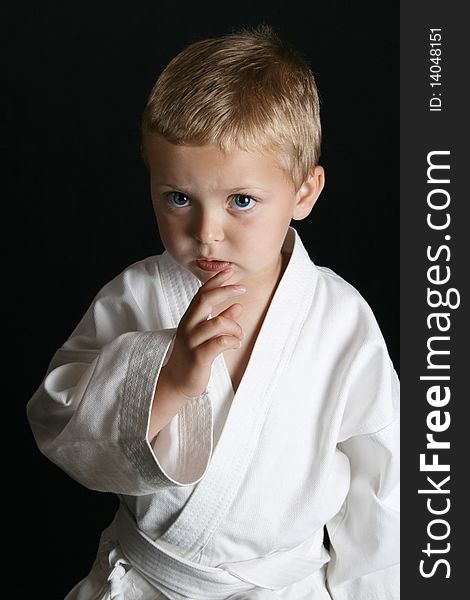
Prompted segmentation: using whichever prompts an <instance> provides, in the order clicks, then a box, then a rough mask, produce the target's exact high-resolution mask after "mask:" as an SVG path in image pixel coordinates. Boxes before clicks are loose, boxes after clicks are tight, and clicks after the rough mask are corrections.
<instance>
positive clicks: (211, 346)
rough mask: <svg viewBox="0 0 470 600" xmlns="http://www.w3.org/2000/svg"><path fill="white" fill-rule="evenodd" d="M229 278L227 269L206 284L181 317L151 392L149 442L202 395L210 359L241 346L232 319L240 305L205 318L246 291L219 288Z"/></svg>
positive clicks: (228, 287)
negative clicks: (188, 403)
mask: <svg viewBox="0 0 470 600" xmlns="http://www.w3.org/2000/svg"><path fill="white" fill-rule="evenodd" d="M231 275H232V269H231V268H230V267H229V268H228V269H225V270H224V271H221V272H220V273H217V274H216V275H214V276H213V277H211V278H210V279H209V280H208V281H206V283H205V284H204V285H202V286H201V287H200V289H199V290H198V292H197V294H196V295H195V296H194V298H193V299H192V301H191V303H190V305H189V307H188V309H187V310H186V312H185V313H184V315H183V317H182V318H181V321H180V323H179V325H178V329H177V331H176V337H175V342H174V345H173V350H172V352H171V356H170V358H169V360H168V362H167V364H166V365H165V367H163V368H162V371H161V373H160V377H159V381H158V385H157V389H156V391H155V397H154V403H153V407H152V417H151V423H150V431H149V437H150V439H151V438H152V437H154V436H155V435H156V433H158V431H160V430H161V429H163V427H164V426H165V425H166V424H167V423H168V422H169V421H170V420H171V418H172V417H173V416H174V415H175V414H176V413H177V412H179V410H181V408H182V407H183V406H184V404H186V402H187V401H188V400H190V399H191V398H194V397H195V396H199V395H200V394H202V393H203V392H204V390H205V389H206V387H207V384H208V382H209V378H210V374H211V367H212V363H213V362H214V359H215V358H216V357H217V356H218V355H219V354H220V353H221V352H224V351H225V350H230V349H236V348H239V347H240V346H241V341H242V339H243V330H242V328H241V327H240V325H239V324H238V323H237V322H236V320H235V319H236V318H237V317H238V316H239V315H240V313H241V311H242V306H241V305H240V304H237V303H235V304H232V305H230V306H229V307H228V308H226V309H225V310H224V311H222V312H221V313H220V314H219V315H218V316H216V317H214V318H210V319H208V317H209V315H210V314H211V312H212V309H213V307H214V306H216V305H217V304H220V303H222V302H225V301H227V300H229V299H230V298H232V297H235V296H239V295H241V294H243V293H244V292H245V291H246V290H245V288H244V287H243V286H239V285H226V286H224V285H222V284H223V283H224V281H227V280H228V279H229V277H230V276H231Z"/></svg>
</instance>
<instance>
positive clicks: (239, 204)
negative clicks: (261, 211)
mask: <svg viewBox="0 0 470 600" xmlns="http://www.w3.org/2000/svg"><path fill="white" fill-rule="evenodd" d="M231 204H232V206H233V207H234V208H237V209H238V210H241V211H243V210H249V209H250V208H253V207H254V206H255V205H256V200H255V199H254V198H252V197H251V196H245V194H237V195H236V196H233V198H232V200H231Z"/></svg>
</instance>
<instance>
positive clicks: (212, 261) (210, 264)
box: [196, 258, 232, 273]
mask: <svg viewBox="0 0 470 600" xmlns="http://www.w3.org/2000/svg"><path fill="white" fill-rule="evenodd" d="M231 264H232V263H230V262H227V261H224V260H217V259H216V258H198V259H197V260H196V265H197V266H198V267H199V268H200V269H202V270H203V271H211V272H213V273H214V272H216V271H223V270H224V269H227V268H228V267H229V266H230V265H231Z"/></svg>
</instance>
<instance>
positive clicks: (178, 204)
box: [166, 192, 191, 208]
mask: <svg viewBox="0 0 470 600" xmlns="http://www.w3.org/2000/svg"><path fill="white" fill-rule="evenodd" d="M166 198H167V200H168V203H169V204H170V206H173V207H175V208H185V207H186V206H190V205H191V200H190V199H189V198H188V197H187V196H186V195H185V194H183V193H182V192H169V193H168V194H166Z"/></svg>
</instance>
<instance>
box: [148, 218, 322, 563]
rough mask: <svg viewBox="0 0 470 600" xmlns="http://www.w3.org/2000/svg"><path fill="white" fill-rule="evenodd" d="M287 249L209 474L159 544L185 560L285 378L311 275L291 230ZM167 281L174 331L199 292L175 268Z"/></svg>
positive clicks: (209, 524)
mask: <svg viewBox="0 0 470 600" xmlns="http://www.w3.org/2000/svg"><path fill="white" fill-rule="evenodd" d="M288 244H289V245H291V246H292V255H291V258H290V261H289V264H288V265H287V268H286V270H285V272H284V274H283V276H282V279H281V281H280V282H279V285H278V288H277V290H276V292H275V294H274V297H273V299H272V302H271V305H270V307H269V309H268V312H267V314H266V317H265V319H264V322H263V325H262V327H261V330H260V332H259V334H258V338H257V340H256V343H255V346H254V348H253V351H252V353H251V357H250V360H249V362H248V365H247V368H246V370H245V374H244V376H243V379H242V380H241V382H240V385H239V387H238V390H237V393H236V394H235V397H234V400H233V404H232V407H231V409H230V412H229V414H228V417H227V421H226V424H225V427H224V429H223V432H222V435H221V438H220V440H219V443H218V444H217V447H216V449H215V451H214V454H213V456H212V459H211V463H210V465H209V468H208V470H207V472H206V474H205V476H204V478H203V479H202V480H201V481H200V482H199V483H198V484H197V486H196V487H195V490H194V491H193V493H192V495H191V496H190V498H189V500H188V501H187V503H186V504H185V506H184V508H183V510H182V512H181V513H180V514H179V516H178V518H177V519H176V521H174V522H173V524H172V525H171V526H170V527H169V528H168V529H167V531H166V532H165V533H164V534H163V535H162V536H161V537H160V541H161V542H164V543H168V544H173V545H176V546H178V547H179V548H180V549H181V551H182V552H183V555H184V556H185V557H186V558H189V559H191V558H193V557H194V556H195V555H196V554H197V553H198V552H199V551H200V550H201V549H202V548H203V547H204V546H205V545H206V543H207V542H208V541H209V539H210V537H211V536H212V534H213V533H214V531H215V530H216V529H217V527H218V526H219V524H220V522H221V520H222V519H223V518H224V516H225V514H226V512H227V510H228V509H229V507H230V505H231V503H232V501H233V499H234V498H235V495H236V493H237V491H238V489H239V487H240V485H241V482H242V481H243V478H244V476H245V474H246V472H247V470H248V468H249V465H250V462H251V458H252V456H253V453H254V451H255V449H256V446H257V443H258V438H259V435H260V433H261V430H262V427H263V424H264V421H265V419H266V415H267V413H268V411H269V407H270V405H271V403H272V401H273V399H274V398H275V390H276V386H277V383H278V381H279V378H280V377H282V376H283V375H284V370H285V365H286V363H287V362H288V360H289V358H290V356H291V353H292V349H293V348H294V346H295V344H296V342H297V339H298V337H299V335H300V332H301V328H302V325H303V323H304V321H305V318H306V315H307V311H308V309H309V308H310V306H311V300H312V297H313V293H314V290H315V286H316V281H317V275H316V270H315V268H314V266H313V263H312V262H311V260H310V258H309V256H308V254H307V252H306V250H305V248H304V247H303V245H302V243H301V241H300V238H299V237H298V235H297V233H296V231H295V230H294V229H292V228H290V229H289V233H288V235H287V237H286V245H288ZM188 275H189V278H188ZM168 278H169V279H171V280H172V284H171V287H169V288H167V289H170V290H171V295H172V296H173V294H174V298H173V297H171V300H170V299H169V301H170V302H171V301H173V302H174V303H175V306H174V307H173V309H172V310H173V318H175V322H174V323H173V324H172V326H173V327H175V326H176V325H177V323H178V321H179V318H180V317H181V314H182V313H183V312H184V310H185V308H183V305H182V304H183V303H184V302H186V306H187V302H189V300H190V298H189V300H188V298H187V297H184V294H187V295H188V296H189V295H191V294H192V295H194V293H195V292H196V291H197V289H198V288H197V285H196V287H194V284H195V282H194V281H192V280H191V278H192V279H193V280H195V279H196V278H194V277H192V276H191V275H190V274H187V273H186V272H184V271H183V270H182V269H181V268H180V267H178V266H177V265H176V271H174V272H173V274H172V275H167V276H166V279H168ZM163 279H165V278H163ZM196 282H197V280H196ZM164 284H165V281H164ZM186 285H189V288H188V290H187V291H186V290H185V291H183V290H181V289H180V286H182V287H184V286H186ZM193 290H194V291H193ZM192 295H191V297H192ZM183 298H184V299H183ZM226 376H227V377H228V373H227V372H226Z"/></svg>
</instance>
